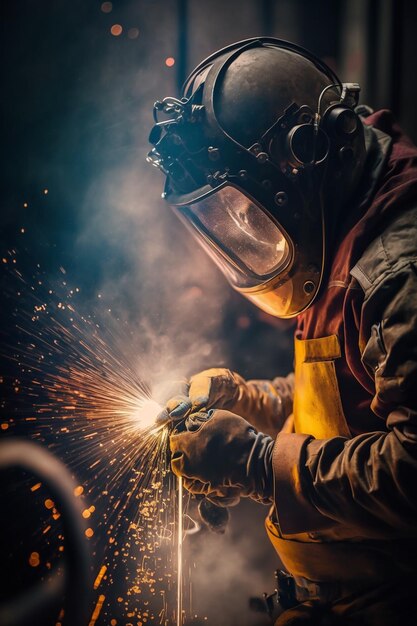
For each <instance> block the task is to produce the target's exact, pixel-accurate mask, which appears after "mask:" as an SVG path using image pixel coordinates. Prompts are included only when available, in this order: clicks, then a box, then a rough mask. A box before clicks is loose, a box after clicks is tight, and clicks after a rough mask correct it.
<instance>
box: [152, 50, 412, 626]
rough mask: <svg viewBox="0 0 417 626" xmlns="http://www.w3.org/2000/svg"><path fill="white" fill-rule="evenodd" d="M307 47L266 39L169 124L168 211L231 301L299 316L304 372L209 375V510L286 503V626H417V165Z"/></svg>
mask: <svg viewBox="0 0 417 626" xmlns="http://www.w3.org/2000/svg"><path fill="white" fill-rule="evenodd" d="M359 91H360V87H359V85H358V84H356V83H348V84H346V83H341V81H340V80H339V78H338V77H337V76H336V75H335V73H334V72H333V71H332V70H331V69H330V68H329V67H328V66H327V65H326V64H324V63H323V62H322V61H321V60H319V59H318V58H316V57H315V56H314V55H312V54H311V53H309V52H308V51H306V50H304V49H302V48H300V47H298V46H296V45H293V44H290V43H288V42H284V41H281V40H276V39H272V38H257V39H250V40H246V41H242V42H238V43H236V44H233V45H231V46H229V47H227V48H224V49H222V50H220V51H218V52H217V53H215V54H213V55H212V56H211V57H209V58H208V59H206V60H205V61H203V62H202V63H201V64H200V65H199V66H198V67H197V68H196V69H195V70H194V71H193V72H192V73H191V75H190V77H189V78H188V80H187V81H186V84H185V87H184V91H183V94H182V98H181V99H176V98H165V99H164V100H162V101H160V102H156V104H155V108H154V115H155V122H156V125H155V127H154V129H153V130H152V132H151V136H150V141H151V143H152V144H153V146H154V147H153V149H152V150H151V152H150V154H149V160H150V161H151V162H152V163H153V164H154V165H156V166H158V167H159V168H160V169H161V170H162V171H163V172H164V174H165V175H166V185H165V191H164V194H163V196H164V198H165V200H166V201H167V203H168V204H169V205H170V206H171V207H172V208H173V210H174V211H175V212H176V213H177V215H178V216H179V217H180V219H181V220H182V221H183V223H184V224H185V226H186V227H187V229H188V230H189V232H190V233H191V234H192V235H193V236H194V237H195V239H196V240H197V241H198V242H199V243H200V244H201V245H202V246H203V247H204V249H205V250H206V251H207V253H208V254H209V255H210V257H211V258H212V259H213V260H214V262H215V263H216V264H217V265H218V266H219V268H220V269H221V270H222V272H223V273H224V275H225V276H226V278H227V280H228V281H229V282H230V284H231V285H232V287H233V288H234V289H235V290H237V291H238V292H240V293H241V294H242V295H244V296H246V297H247V298H249V299H250V300H251V301H252V302H253V303H254V304H255V305H257V306H258V307H260V308H261V309H262V310H263V311H266V312H267V313H269V314H271V315H275V316H277V317H280V318H296V323H297V326H296V331H295V338H294V342H295V350H294V354H295V358H294V374H291V375H290V376H288V377H287V378H276V379H274V380H272V381H245V380H244V379H243V378H242V377H241V376H239V375H238V374H237V373H234V372H232V371H229V370H227V369H209V370H206V371H204V372H201V373H199V374H196V375H194V376H192V378H191V379H190V381H189V385H188V393H187V394H186V395H185V396H182V397H176V398H172V399H171V400H170V401H169V402H168V404H167V407H166V409H165V414H166V415H168V416H169V418H170V419H172V420H173V421H174V422H175V420H180V419H184V418H186V419H185V426H186V428H185V429H180V430H179V431H178V432H176V433H175V431H174V434H173V435H172V436H171V440H170V445H171V452H172V469H173V471H174V472H175V473H176V474H177V475H179V476H182V477H183V479H184V485H185V487H186V488H187V489H189V491H191V492H192V493H193V494H203V495H205V496H206V497H207V498H208V499H209V500H210V501H212V502H214V503H216V504H220V505H221V506H229V505H234V504H237V502H238V501H239V499H240V498H242V497H250V498H253V499H255V500H258V501H259V502H263V503H270V504H271V509H270V514H269V516H268V518H267V521H266V527H267V532H268V535H269V537H270V539H271V541H272V543H273V545H274V547H275V548H276V550H277V552H278V555H279V557H280V559H281V561H282V563H283V567H284V569H285V574H282V576H284V577H285V585H283V586H282V588H281V589H280V590H279V591H280V600H281V605H282V607H284V608H285V610H284V611H283V612H282V614H281V616H280V617H279V618H278V620H277V622H276V624H279V625H283V624H304V623H308V624H355V625H358V624H363V625H376V624H377V625H378V626H381V625H383V626H385V625H389V626H393V625H396V624H401V625H402V626H404V625H411V624H413V625H415V624H417V604H416V603H415V602H414V585H415V579H416V573H417V572H416V570H417V558H416V557H417V149H416V147H414V145H413V144H412V143H411V141H410V140H409V139H408V138H407V137H406V136H404V134H403V133H402V131H401V129H400V128H399V127H398V126H397V125H396V123H395V122H394V120H393V117H392V115H391V113H390V112H389V111H386V110H383V111H378V112H373V111H372V110H371V109H370V108H369V107H366V106H363V105H362V106H360V105H359V106H358V98H359Z"/></svg>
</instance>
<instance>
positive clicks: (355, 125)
mask: <svg viewBox="0 0 417 626" xmlns="http://www.w3.org/2000/svg"><path fill="white" fill-rule="evenodd" d="M358 95H359V86H358V85H357V84H342V83H341V82H340V80H339V79H338V78H337V76H336V75H335V74H334V72H333V71H332V70H331V69H330V68H329V67H328V66H326V65H325V64H324V63H323V62H322V61H320V60H319V59H317V58H316V57H314V56H313V55H312V54H311V53H309V52H307V51H306V50H304V49H302V48H300V47H298V46H295V45H294V44H290V43H288V42H284V41H280V40H277V39H271V38H257V39H249V40H247V41H242V42H238V43H237V44H233V45H232V46H229V47H228V48H225V49H223V50H220V51H219V52H218V53H216V54H214V55H212V56H211V57H209V58H208V59H206V60H205V61H203V62H202V63H201V64H200V65H199V66H198V67H197V68H196V69H195V70H194V72H192V74H191V75H190V77H189V78H188V80H187V82H186V85H185V88H184V93H183V98H182V99H181V100H177V99H175V98H165V99H164V100H163V101H162V102H157V103H156V104H155V108H154V115H155V121H156V125H155V127H154V129H153V130H152V132H151V135H150V141H151V143H152V144H154V148H153V150H151V152H150V153H149V155H148V160H149V161H150V162H151V163H153V164H154V165H156V166H157V167H159V168H160V169H161V170H162V171H163V172H164V173H165V174H166V176H167V181H166V186H165V191H164V197H165V199H166V200H167V202H168V203H169V204H170V205H171V207H172V208H173V209H174V210H175V212H176V213H177V214H178V216H179V217H180V218H181V219H182V221H183V222H184V223H185V225H186V226H187V228H188V229H189V230H190V232H191V234H192V235H193V236H194V237H196V238H197V240H198V241H199V243H200V244H201V245H202V246H203V247H204V248H205V250H206V251H207V253H208V254H209V255H210V256H211V257H212V258H213V260H214V261H215V262H216V263H217V265H218V266H219V267H220V269H221V270H222V271H223V273H224V274H225V276H226V278H227V279H228V280H229V282H230V283H231V285H232V286H233V287H234V288H235V289H236V290H238V291H239V292H240V293H242V294H243V295H244V296H246V297H247V298H249V299H250V300H252V301H253V302H254V303H255V304H256V305H257V306H259V307H260V308H261V309H263V310H264V311H266V312H268V313H271V314H272V315H276V316H278V317H284V318H286V317H294V316H295V315H297V314H299V313H300V312H301V311H303V310H305V309H307V308H308V307H309V306H310V305H311V304H312V303H313V301H314V299H315V298H316V296H317V294H318V291H319V288H320V285H321V282H322V278H323V273H324V270H325V260H326V257H327V252H326V247H327V243H328V241H327V240H328V239H329V237H330V235H331V227H332V224H333V222H334V220H335V219H336V216H337V215H339V212H340V209H341V206H342V204H343V203H345V202H346V201H347V200H348V198H349V196H350V195H351V194H352V193H353V191H354V189H355V188H356V185H357V183H358V180H359V178H360V176H361V173H362V168H363V163H364V159H365V145H364V136H363V126H362V123H361V122H360V119H359V117H358V116H357V115H356V113H355V111H354V107H355V105H356V104H357V101H358ZM161 113H164V114H166V115H167V116H168V119H166V120H162V121H161V120H160V114H161ZM341 187H342V188H343V190H344V193H343V194H342V195H341V194H340V193H339V190H340V188H341Z"/></svg>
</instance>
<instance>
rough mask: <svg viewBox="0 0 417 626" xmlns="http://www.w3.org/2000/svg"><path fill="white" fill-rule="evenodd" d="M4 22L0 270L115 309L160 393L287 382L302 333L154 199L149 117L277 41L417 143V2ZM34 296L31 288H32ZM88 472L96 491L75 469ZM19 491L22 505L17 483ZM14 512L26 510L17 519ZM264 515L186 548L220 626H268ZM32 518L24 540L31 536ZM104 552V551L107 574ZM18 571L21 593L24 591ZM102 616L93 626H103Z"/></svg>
mask: <svg viewBox="0 0 417 626" xmlns="http://www.w3.org/2000/svg"><path fill="white" fill-rule="evenodd" d="M2 13H3V15H2V25H1V29H2V70H1V71H2V80H1V83H2V109H3V111H2V117H1V121H2V141H1V155H2V167H1V174H2V175H1V181H0V185H1V205H0V224H1V234H0V246H1V255H0V256H2V257H3V256H4V257H6V258H9V256H8V255H10V251H11V250H12V251H17V253H18V255H19V267H20V269H21V271H22V273H24V274H25V275H28V276H30V277H33V276H34V274H35V273H36V272H37V271H38V269H39V268H40V271H41V272H42V275H43V277H44V280H45V281H49V283H50V284H51V285H55V284H56V282H57V280H58V277H59V276H61V274H60V269H59V268H65V272H66V274H65V276H66V277H67V280H68V281H69V283H71V284H73V285H77V287H78V288H79V291H80V295H79V297H78V301H77V302H78V305H79V307H80V310H82V311H89V312H93V313H94V312H96V311H99V312H100V311H101V310H104V309H105V310H107V309H111V310H112V312H113V314H114V318H115V319H122V320H123V323H124V324H125V326H126V328H128V332H127V336H128V337H129V338H128V339H127V340H126V345H127V344H128V343H130V344H131V342H132V341H133V340H132V336H137V335H140V340H139V341H138V344H137V345H138V349H137V355H136V356H137V359H138V361H140V362H141V363H142V366H143V364H144V366H143V367H142V369H144V370H146V372H147V375H148V378H149V380H148V382H149V383H150V384H151V385H152V384H153V383H158V382H160V381H161V380H163V379H164V378H165V377H166V376H168V375H169V376H171V375H172V372H173V370H178V372H179V373H180V374H181V375H189V374H190V373H192V372H194V371H196V370H199V369H203V368H205V367H209V366H213V365H227V366H228V367H231V368H233V369H236V370H238V371H240V372H241V373H242V374H243V375H244V376H246V377H257V378H261V377H272V376H275V375H280V374H286V373H287V372H288V371H289V370H290V369H291V359H292V353H291V341H292V340H291V330H292V325H291V323H284V322H281V321H279V320H275V319H273V318H269V317H268V316H266V315H263V314H260V313H258V312H257V311H256V310H255V309H254V308H253V307H251V305H249V304H248V303H246V302H244V301H243V300H241V299H240V298H239V297H238V296H237V295H236V294H234V293H232V292H231V290H230V289H229V288H228V286H227V285H226V284H225V283H224V280H223V278H222V276H221V275H220V274H219V273H218V272H217V270H216V269H215V268H214V267H212V266H211V264H210V263H209V262H208V260H207V259H206V258H205V256H204V254H203V253H200V251H199V250H196V249H195V247H194V245H193V243H192V242H190V241H188V238H187V235H186V233H185V232H184V231H183V229H182V228H181V226H180V225H178V224H177V222H176V220H175V218H174V217H173V216H172V215H171V214H170V213H169V212H168V211H167V209H166V207H165V206H164V205H163V202H162V201H161V200H160V192H161V188H162V179H161V176H160V175H159V173H158V172H156V171H154V170H152V169H151V168H150V167H149V166H148V165H147V164H146V163H145V156H146V152H147V150H148V145H147V135H148V132H149V129H150V127H151V125H152V115H151V110H152V104H153V102H154V100H156V99H157V98H160V97H164V96H166V95H177V94H178V91H179V85H180V84H181V83H182V81H183V80H184V78H185V76H186V74H187V72H188V71H190V70H191V69H192V67H193V66H194V65H195V64H196V63H197V62H199V61H200V60H202V59H203V58H204V57H205V56H207V55H208V54H209V53H211V52H213V51H214V50H216V49H218V48H220V47H222V46H224V45H227V44H228V43H230V42H233V41H235V40H239V39H244V38H247V37H252V36H256V35H259V34H260V35H269V36H275V37H280V38H283V39H288V40H291V41H294V42H295V43H298V44H301V45H303V46H305V47H307V48H309V49H311V50H312V51H313V52H315V53H316V54H317V55H319V56H321V57H322V58H323V59H325V60H326V62H327V63H328V64H329V65H331V66H332V67H333V68H334V69H335V70H336V71H337V72H338V74H339V75H340V77H341V78H342V80H345V81H357V82H359V83H360V84H361V85H362V87H363V91H362V101H364V102H366V103H368V104H369V105H371V106H372V107H375V108H379V107H388V108H391V109H393V111H394V113H395V114H396V116H397V117H398V119H399V121H400V122H401V123H402V124H403V126H404V128H405V130H406V131H408V133H409V134H410V135H411V136H412V137H413V138H414V139H415V140H416V139H417V120H416V116H415V107H416V104H417V83H416V80H415V67H414V65H415V61H414V60H415V58H416V53H417V38H416V24H417V5H416V3H415V2H413V1H412V0H276V1H273V0H229V1H227V2H225V1H224V0H119V1H118V0H115V1H114V2H113V4H112V5H111V3H101V2H96V1H95V0H71V1H68V0H54V1H53V2H47V1H46V0H41V1H40V2H35V1H34V0H32V1H30V0H26V1H23V0H13V1H12V0H6V1H4V2H3V3H2ZM115 25H120V26H121V32H120V34H117V33H118V32H119V30H120V29H119V30H118V29H117V28H116V29H115V28H114V26H115ZM112 30H113V33H116V34H112ZM171 57H172V58H173V59H174V64H173V65H171V66H169V62H168V65H167V61H166V60H167V59H168V58H171ZM45 190H47V193H46V192H45ZM9 266H10V264H6V263H5V264H3V267H2V270H3V274H2V287H3V288H4V292H5V293H9V292H11V291H13V290H14V283H13V281H14V280H15V278H16V277H15V276H14V277H12V276H11V274H10V272H9V269H10V267H9ZM38 266H39V267H38ZM37 268H38V269H37ZM32 286H33V285H32ZM24 289H26V290H28V291H30V290H31V283H30V280H29V281H28V282H27V283H26V286H25V287H24ZM32 291H33V289H32ZM29 306H31V305H30V304H29V300H25V299H23V300H20V301H19V303H17V302H16V300H15V299H13V298H10V297H8V298H6V297H4V298H3V300H2V307H1V326H2V331H3V337H4V347H3V349H2V351H1V352H2V361H1V367H2V371H1V372H0V374H1V375H2V380H3V381H4V383H5V387H4V389H5V391H4V394H3V405H2V409H3V411H4V417H3V418H2V419H3V423H4V424H7V427H5V428H4V430H2V431H1V433H2V435H1V436H2V437H4V438H6V437H7V436H9V435H10V434H11V435H14V434H18V435H21V436H23V437H27V438H30V437H31V436H32V434H33V432H32V430H31V427H30V424H27V423H25V422H22V421H19V415H18V412H16V406H15V402H14V396H13V394H11V393H8V389H7V384H9V386H13V384H14V383H13V381H14V380H15V378H16V377H17V376H19V375H20V373H19V368H18V366H17V365H16V363H14V362H13V361H11V360H10V354H11V353H12V348H10V347H8V346H10V345H13V341H14V339H15V335H16V329H15V325H16V324H15V318H14V317H13V314H14V313H15V312H16V310H17V309H20V310H22V311H23V310H24V309H25V307H29ZM145 335H146V338H147V341H146V342H143V337H144V336H145ZM135 345H136V344H135ZM131 347H132V346H131V345H130V349H131ZM126 349H127V347H126ZM25 401H27V402H29V403H30V399H26V400H25V399H24V400H23V402H25ZM13 416H14V419H12V421H10V420H11V418H12V417H13ZM53 441H54V449H55V452H56V454H57V455H58V456H59V457H60V458H67V455H66V454H65V445H66V444H65V442H64V440H62V442H61V443H60V441H61V440H60V439H59V437H57V436H55V434H54V439H53ZM45 443H46V444H47V445H48V443H50V441H49V440H48V437H47V436H46V438H45ZM74 454H75V453H74ZM76 472H77V478H79V479H80V480H85V481H87V482H88V481H89V480H92V478H91V476H90V475H89V473H88V471H87V469H86V467H84V466H83V465H82V464H81V463H79V464H78V467H77V470H76ZM8 487H9V490H10V489H11V490H12V491H13V488H14V485H13V482H12V483H10V482H9V485H8ZM15 491H17V486H16V489H15ZM0 497H2V498H3V496H0ZM16 506H17V505H16ZM4 507H5V500H4V498H3V501H2V502H1V508H2V510H3V511H5V510H6V509H5V508H4ZM18 509H19V511H22V510H23V511H25V507H24V506H23V505H22V503H20V505H19V506H18ZM9 512H10V511H9ZM264 513H265V511H264V510H260V509H259V507H256V506H250V505H248V504H245V505H242V507H241V508H240V509H238V510H237V512H236V513H235V514H234V516H233V519H232V525H231V528H230V529H229V531H228V534H227V535H225V536H224V537H214V538H213V537H212V536H208V535H204V536H203V538H202V539H198V538H197V539H196V540H195V542H194V544H193V545H192V547H190V548H189V549H190V553H191V554H192V560H193V562H197V569H198V568H199V569H198V572H200V573H198V572H197V573H196V575H195V591H194V596H195V607H196V611H197V612H198V613H199V614H203V615H207V616H208V618H209V623H212V624H216V625H218V624H223V623H225V624H228V626H230V625H231V624H234V623H239V624H240V625H242V624H246V623H247V624H255V623H263V622H262V621H260V620H261V618H259V619H258V618H257V617H256V616H255V617H253V616H251V615H249V614H248V613H247V610H246V605H247V598H248V596H249V595H251V594H253V595H260V594H261V593H262V592H263V591H266V590H269V589H271V588H272V586H273V579H272V571H273V569H274V568H275V567H276V566H277V565H278V563H277V560H276V559H275V557H274V555H273V554H272V552H271V550H270V548H269V546H268V543H267V541H266V539H265V537H264V534H263V529H262V518H263V516H264ZM36 515H37V514H35V513H33V514H32V518H34V519H32V521H31V523H32V526H30V528H31V530H30V531H29V530H28V529H25V528H23V529H22V532H34V530H33V529H34V528H36V523H37V522H36V520H37V518H36ZM4 519H6V527H5V530H4V532H3V533H2V536H3V540H5V544H6V545H5V547H3V549H4V553H5V558H6V559H9V561H10V562H12V561H13V562H17V561H18V558H17V555H18V554H19V550H20V549H21V548H20V547H19V546H21V538H20V537H19V536H17V535H16V532H15V533H14V534H13V533H12V532H11V530H10V528H11V526H13V524H14V521H13V514H12V512H10V518H9V517H8V515H6V516H5V517H4ZM28 519H30V514H29V511H28ZM8 520H9V525H8V524H7V521H8ZM28 523H29V522H28ZM100 546H101V544H100V542H99V538H98V539H97V544H96V548H95V551H96V556H95V558H96V559H97V563H98V562H99V561H100V556H101V555H100V550H101V547H100ZM15 569H16V568H15ZM18 572H19V578H18V579H17V580H16V581H15V583H14V586H15V588H16V589H19V585H20V586H22V585H24V580H25V573H24V571H23V570H19V569H18ZM116 587H117V585H115V588H116ZM117 593H118V592H116V591H115V592H114V593H113V596H114V597H113V596H112V594H111V593H109V594H108V600H107V613H106V616H107V617H108V619H110V616H117V618H118V619H125V616H124V615H123V611H122V609H120V608H118V604H117ZM156 608H157V607H156ZM103 616H104V613H103ZM103 616H102V618H100V619H102V620H103V621H98V622H97V623H103V624H104V623H108V621H106V619H107V617H106V618H104V617H103ZM123 623H124V622H123Z"/></svg>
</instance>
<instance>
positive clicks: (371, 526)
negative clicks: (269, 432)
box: [272, 264, 417, 537]
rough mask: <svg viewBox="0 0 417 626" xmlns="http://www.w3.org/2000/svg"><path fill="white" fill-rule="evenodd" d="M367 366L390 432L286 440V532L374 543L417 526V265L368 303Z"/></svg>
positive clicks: (278, 464)
mask: <svg viewBox="0 0 417 626" xmlns="http://www.w3.org/2000/svg"><path fill="white" fill-rule="evenodd" d="M360 330H361V335H362V339H363V340H364V341H363V343H362V345H365V344H366V347H365V350H364V351H363V354H362V361H363V363H364V365H365V366H366V368H367V370H368V372H370V373H372V376H373V377H374V379H375V386H376V394H375V397H374V399H373V402H372V409H373V410H374V412H375V413H377V414H378V415H380V416H381V417H382V416H383V415H385V417H386V416H388V417H387V418H386V426H387V428H388V432H386V431H382V432H371V433H365V434H362V435H359V436H356V437H353V438H352V439H345V438H342V437H339V438H332V439H329V440H315V439H313V438H312V437H309V436H306V435H302V434H281V435H278V437H277V440H276V444H275V447H274V451H273V461H272V463H273V471H274V491H275V506H276V513H277V518H278V523H279V525H280V527H281V531H282V532H283V533H288V534H292V533H297V532H303V531H313V530H319V529H321V528H324V527H326V526H329V525H332V524H333V523H334V521H336V522H339V523H341V524H347V525H349V526H351V527H354V528H355V527H356V528H358V532H359V534H362V535H365V536H370V537H381V536H382V537H392V536H395V534H396V533H398V532H400V533H401V534H402V535H404V533H406V534H411V535H414V536H416V534H417V527H416V520H417V266H416V265H413V264H409V265H408V266H407V267H405V268H404V266H403V268H402V269H401V270H399V271H397V272H396V273H390V274H389V275H388V276H387V277H385V280H383V281H381V282H380V284H379V286H378V287H377V288H376V289H375V290H374V291H373V292H371V294H370V295H369V296H368V297H367V298H365V301H364V304H363V307H362V312H361V326H360Z"/></svg>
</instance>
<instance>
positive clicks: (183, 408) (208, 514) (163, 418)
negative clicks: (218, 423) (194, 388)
mask: <svg viewBox="0 0 417 626" xmlns="http://www.w3.org/2000/svg"><path fill="white" fill-rule="evenodd" d="M201 412H204V409H202V410H201V409H200V410H199V413H201ZM191 414H192V405H191V401H188V399H184V400H183V401H182V402H181V403H180V404H179V405H178V406H176V407H175V409H173V410H172V411H169V410H168V409H167V408H165V409H164V410H163V411H162V412H161V413H160V414H159V415H158V417H157V424H158V425H160V426H164V427H166V428H168V429H169V432H170V434H171V433H172V434H173V433H180V432H184V431H185V430H186V429H187V425H186V421H187V418H188V417H189V416H190V415H191ZM193 497H194V498H195V499H196V500H199V503H198V512H199V514H200V518H201V521H202V522H203V523H204V524H205V525H206V526H207V527H208V528H209V529H210V530H211V531H212V532H215V533H218V534H223V533H224V532H225V530H226V527H227V525H228V523H229V519H230V513H229V509H227V508H226V507H222V506H218V505H217V504H214V502H211V501H210V500H209V499H208V498H206V497H205V496H204V495H194V496H193Z"/></svg>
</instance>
